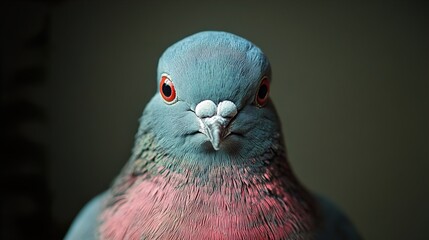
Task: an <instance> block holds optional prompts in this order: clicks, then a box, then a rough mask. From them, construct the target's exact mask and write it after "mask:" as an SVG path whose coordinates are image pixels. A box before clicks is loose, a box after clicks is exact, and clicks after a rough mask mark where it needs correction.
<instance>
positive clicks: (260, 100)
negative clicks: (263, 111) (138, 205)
mask: <svg viewBox="0 0 429 240" xmlns="http://www.w3.org/2000/svg"><path fill="white" fill-rule="evenodd" d="M269 93H270V81H269V80H268V77H266V76H265V77H263V78H262V80H261V83H260V84H259V88H258V92H257V93H256V96H255V103H256V105H258V107H263V106H264V105H265V104H266V103H267V101H268V95H269Z"/></svg>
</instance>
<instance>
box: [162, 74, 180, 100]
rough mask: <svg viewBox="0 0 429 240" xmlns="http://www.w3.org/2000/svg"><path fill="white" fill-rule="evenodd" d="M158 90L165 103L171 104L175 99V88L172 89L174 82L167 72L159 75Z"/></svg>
mask: <svg viewBox="0 0 429 240" xmlns="http://www.w3.org/2000/svg"><path fill="white" fill-rule="evenodd" d="M159 92H160V93H161V96H162V99H164V102H166V103H167V104H173V103H175V102H176V101H177V97H176V89H174V84H173V82H172V81H171V80H170V76H168V75H167V74H162V76H161V81H160V83H159Z"/></svg>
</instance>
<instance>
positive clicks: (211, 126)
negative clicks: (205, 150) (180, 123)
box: [200, 116, 230, 151]
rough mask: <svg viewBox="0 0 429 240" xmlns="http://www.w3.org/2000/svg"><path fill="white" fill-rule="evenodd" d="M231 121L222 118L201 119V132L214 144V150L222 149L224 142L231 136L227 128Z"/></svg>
mask: <svg viewBox="0 0 429 240" xmlns="http://www.w3.org/2000/svg"><path fill="white" fill-rule="evenodd" d="M229 122H230V119H227V118H223V117H221V116H213V117H211V118H205V119H201V126H200V132H202V133H203V134H205V135H206V136H207V137H208V138H209V140H210V142H211V143H212V146H213V149H214V150H216V151H217V150H219V149H220V143H221V142H222V140H223V139H224V138H225V137H226V136H228V135H229V134H230V132H229V130H228V128H227V126H228V124H229Z"/></svg>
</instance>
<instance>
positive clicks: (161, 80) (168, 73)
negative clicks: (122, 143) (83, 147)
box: [137, 31, 281, 161]
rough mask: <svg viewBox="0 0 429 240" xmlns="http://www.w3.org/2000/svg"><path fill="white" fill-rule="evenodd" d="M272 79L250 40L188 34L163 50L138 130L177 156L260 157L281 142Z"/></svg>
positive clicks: (222, 34) (215, 34) (266, 64)
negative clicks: (151, 91) (150, 95)
mask: <svg viewBox="0 0 429 240" xmlns="http://www.w3.org/2000/svg"><path fill="white" fill-rule="evenodd" d="M270 83H271V69H270V64H269V61H268V59H267V57H266V56H265V55H264V53H263V52H262V51H261V50H260V49H259V48H258V47H256V46H255V45H254V44H252V43H251V42H249V41H247V40H246V39H243V38H241V37H238V36H236V35H233V34H230V33H226V32H211V31H210V32H201V33H197V34H194V35H191V36H189V37H187V38H185V39H183V40H181V41H179V42H177V43H175V44H173V45H172V46H170V47H169V48H168V49H167V50H166V51H165V52H164V53H163V55H162V56H161V58H160V60H159V64H158V72H157V86H158V92H157V93H156V94H155V96H154V97H153V98H152V99H151V101H150V102H149V104H148V106H147V107H146V109H145V111H144V114H143V117H142V120H141V126H140V129H139V134H142V133H146V132H152V133H153V135H154V138H155V140H156V142H157V145H158V146H159V148H160V149H163V150H164V151H165V152H168V153H169V154H170V155H172V156H174V157H179V158H187V159H191V160H196V161H199V159H200V157H199V156H200V155H201V154H202V153H203V154H206V156H211V157H212V159H213V160H215V161H216V160H222V159H225V158H227V159H228V158H231V157H234V158H243V159H248V158H251V157H255V156H259V155H261V154H262V153H264V151H266V149H267V148H269V147H271V146H272V145H273V144H278V143H279V142H281V129H280V124H279V121H278V117H277V115H276V111H275V109H274V106H273V104H272V102H271V100H270V97H269V90H270ZM138 136H139V135H138ZM138 136H137V138H138ZM209 158H210V157H209Z"/></svg>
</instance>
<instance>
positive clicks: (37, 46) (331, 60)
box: [0, 0, 429, 239]
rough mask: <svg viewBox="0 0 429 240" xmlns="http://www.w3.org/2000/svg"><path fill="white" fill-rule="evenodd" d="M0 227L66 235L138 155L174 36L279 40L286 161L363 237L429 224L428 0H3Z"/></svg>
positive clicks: (6, 234) (404, 232)
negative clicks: (137, 141)
mask: <svg viewBox="0 0 429 240" xmlns="http://www.w3.org/2000/svg"><path fill="white" fill-rule="evenodd" d="M0 6H1V10H0V11H1V18H2V25H1V116H2V117H1V127H2V151H1V159H2V167H1V168H0V169H1V170H0V171H1V179H2V180H1V186H2V194H1V196H2V197H1V198H0V210H1V212H0V217H1V229H0V238H1V239H62V237H63V236H64V234H65V232H66V230H67V228H68V226H69V224H70V223H71V221H72V219H73V218H74V217H75V215H76V214H77V213H78V211H79V210H80V208H81V207H82V206H83V205H84V204H85V203H86V202H87V201H88V200H89V199H91V198H92V197H93V196H95V195H96V194H98V193H100V192H101V191H103V190H105V189H106V188H108V187H109V184H110V183H111V181H112V180H113V178H114V177H115V176H116V175H117V174H118V172H119V171H120V169H121V167H122V166H123V165H124V163H125V162H126V161H127V159H128V157H129V155H130V150H131V147H132V145H133V138H134V134H135V132H136V130H137V127H138V123H137V120H138V118H139V116H140V114H141V112H142V111H143V109H144V107H145V104H146V103H147V102H148V100H149V99H150V97H151V96H152V95H153V94H154V93H155V91H156V85H155V81H156V79H155V76H156V66H157V61H158V58H159V56H160V55H161V54H162V52H163V51H164V50H165V49H166V48H167V47H168V46H169V45H171V44H173V43H174V42H176V41H178V40H180V39H182V38H184V37H186V36H188V35H190V34H192V33H195V32H198V31H202V30H223V31H228V32H232V33H235V34H238V35H240V36H242V37H245V38H247V39H249V40H251V41H252V42H254V43H255V44H256V45H258V46H259V47H260V48H262V50H263V51H264V52H265V53H266V54H267V55H268V57H269V59H270V60H271V64H272V70H273V85H272V86H273V88H272V99H273V100H274V102H275V104H276V106H277V109H278V111H279V114H280V117H281V119H282V122H283V130H284V132H285V137H286V142H287V147H288V154H289V159H290V163H291V164H292V166H293V168H294V169H295V172H296V174H297V175H298V177H299V179H300V180H301V181H302V182H303V183H304V184H305V185H306V186H307V187H308V188H309V189H311V190H312V191H314V192H318V193H321V194H323V195H325V196H328V197H329V198H331V199H332V200H333V201H335V202H336V203H337V204H338V205H339V206H340V207H341V208H342V209H343V210H344V211H345V212H346V213H347V214H348V215H349V217H350V218H351V220H352V221H353V222H354V223H355V225H356V227H357V228H358V229H359V231H360V232H361V234H362V235H363V237H364V238H365V239H426V238H425V235H427V234H424V233H426V232H427V224H428V221H427V219H428V216H429V206H428V204H429V175H428V172H429V104H428V98H429V24H428V23H429V21H428V16H429V14H428V13H429V8H428V4H426V3H424V1H390V2H384V1H383V2H382V1H370V2H367V3H362V2H359V3H358V2H354V3H350V2H346V1H314V2H310V1H252V0H250V1H223V0H222V1H210V2H203V1H166V0H164V1H157V2H155V1H126V3H125V2H124V1H122V2H121V1H82V0H78V1H66V0H56V1H55V0H51V1H48V0H45V1H42V0H39V1H2V3H1V5H0Z"/></svg>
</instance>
